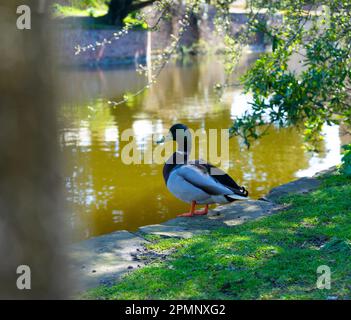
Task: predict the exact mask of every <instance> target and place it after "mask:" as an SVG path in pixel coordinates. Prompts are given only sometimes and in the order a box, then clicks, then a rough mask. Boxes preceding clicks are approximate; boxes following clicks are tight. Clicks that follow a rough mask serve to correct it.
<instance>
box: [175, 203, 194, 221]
mask: <svg viewBox="0 0 351 320" xmlns="http://www.w3.org/2000/svg"><path fill="white" fill-rule="evenodd" d="M195 205H196V202H195V201H191V207H190V211H189V212H187V213H182V214H179V215H178V217H192V216H193V215H194V213H195Z"/></svg>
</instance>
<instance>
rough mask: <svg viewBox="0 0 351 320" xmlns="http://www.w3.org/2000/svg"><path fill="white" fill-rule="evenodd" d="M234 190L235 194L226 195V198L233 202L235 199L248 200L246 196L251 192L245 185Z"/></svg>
mask: <svg viewBox="0 0 351 320" xmlns="http://www.w3.org/2000/svg"><path fill="white" fill-rule="evenodd" d="M233 191H234V194H228V195H225V198H226V199H227V200H228V201H229V202H232V201H235V200H246V198H247V197H248V195H249V192H248V191H247V190H246V189H245V188H244V187H241V188H240V189H235V190H233Z"/></svg>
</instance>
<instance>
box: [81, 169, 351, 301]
mask: <svg viewBox="0 0 351 320" xmlns="http://www.w3.org/2000/svg"><path fill="white" fill-rule="evenodd" d="M322 179H323V184H322V186H321V187H320V188H319V189H318V190H317V191H315V192H313V193H310V194H305V195H297V196H291V197H287V198H285V199H283V201H282V202H284V203H285V204H287V205H289V207H288V209H286V210H284V211H282V212H280V213H278V214H276V215H274V216H270V217H266V218H264V219H261V220H258V221H252V222H248V223H246V224H244V225H241V226H237V227H233V228H226V229H224V228H223V229H219V230H216V231H215V232H213V233H212V234H211V235H203V236H197V237H194V238H192V239H187V240H174V239H164V240H162V239H156V240H155V241H154V243H153V244H151V245H150V247H151V248H152V249H154V250H157V251H163V250H169V249H170V248H177V250H175V252H174V253H173V254H171V255H170V257H169V259H167V260H166V261H165V262H155V263H153V264H151V265H149V266H147V267H145V268H142V269H139V270H136V271H134V272H132V273H131V274H129V275H127V276H126V277H124V279H123V280H122V281H121V282H120V283H118V284H117V285H115V286H113V287H99V288H96V289H94V290H91V291H89V292H87V293H86V294H84V298H93V299H327V298H328V297H333V298H334V297H337V298H338V299H351V242H350V240H351V179H350V178H346V177H345V176H343V175H340V174H333V175H331V176H328V177H324V178H322ZM320 265H327V266H329V267H330V269H331V272H332V274H331V289H330V290H327V289H324V290H320V289H317V287H316V281H317V277H318V276H319V274H317V268H318V266H320Z"/></svg>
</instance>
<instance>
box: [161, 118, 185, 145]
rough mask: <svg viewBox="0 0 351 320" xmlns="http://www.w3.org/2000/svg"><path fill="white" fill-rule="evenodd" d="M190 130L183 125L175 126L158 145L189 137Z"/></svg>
mask: <svg viewBox="0 0 351 320" xmlns="http://www.w3.org/2000/svg"><path fill="white" fill-rule="evenodd" d="M188 129H189V128H188V127H187V126H186V125H185V124H182V123H177V124H174V125H173V126H172V127H171V128H170V129H169V132H168V134H167V135H166V136H164V137H162V138H161V139H160V140H158V141H157V143H163V142H166V141H179V140H180V139H183V138H184V137H186V136H188V135H189V130H188Z"/></svg>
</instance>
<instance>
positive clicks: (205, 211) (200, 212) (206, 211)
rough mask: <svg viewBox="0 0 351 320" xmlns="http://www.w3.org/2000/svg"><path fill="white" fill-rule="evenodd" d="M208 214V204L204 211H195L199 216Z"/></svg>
mask: <svg viewBox="0 0 351 320" xmlns="http://www.w3.org/2000/svg"><path fill="white" fill-rule="evenodd" d="M207 213H208V204H206V206H205V208H204V209H203V210H198V211H195V212H194V214H195V215H197V216H205V215H206V214H207Z"/></svg>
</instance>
